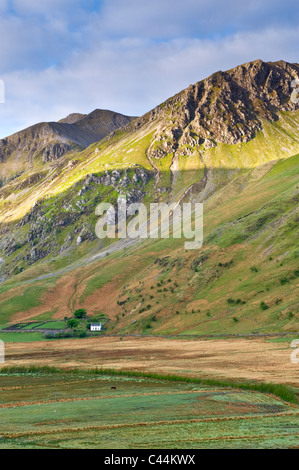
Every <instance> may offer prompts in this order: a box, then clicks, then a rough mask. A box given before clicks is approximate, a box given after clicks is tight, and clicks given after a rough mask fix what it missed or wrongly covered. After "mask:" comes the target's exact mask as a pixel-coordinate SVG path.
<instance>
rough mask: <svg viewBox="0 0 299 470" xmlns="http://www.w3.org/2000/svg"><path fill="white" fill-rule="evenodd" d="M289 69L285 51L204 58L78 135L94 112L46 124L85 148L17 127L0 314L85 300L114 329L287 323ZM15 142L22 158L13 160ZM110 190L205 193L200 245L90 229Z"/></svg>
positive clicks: (291, 138)
mask: <svg viewBox="0 0 299 470" xmlns="http://www.w3.org/2000/svg"><path fill="white" fill-rule="evenodd" d="M298 76H299V65H298V64H289V63H287V62H284V61H279V62H275V63H271V62H269V63H266V62H262V61H260V60H257V61H253V62H250V63H247V64H243V65H241V66H238V67H236V68H234V69H232V70H229V71H226V72H222V71H219V72H216V73H215V74H213V75H212V76H210V77H208V78H207V79H205V80H202V81H200V82H198V83H196V84H195V85H191V86H189V87H188V88H187V89H186V90H183V91H181V92H180V93H178V94H177V95H175V96H173V97H171V98H170V99H168V100H167V101H165V102H164V103H162V104H161V105H159V106H157V107H156V108H155V109H153V110H152V111H150V112H149V113H147V114H145V115H144V116H142V117H140V118H136V119H135V120H133V121H131V120H130V118H128V119H129V121H127V122H125V123H124V126H123V127H121V128H118V129H116V130H113V131H112V132H111V133H109V134H108V135H106V136H105V137H103V138H101V140H98V141H94V142H92V143H91V145H89V146H87V145H88V143H87V140H86V141H85V143H84V145H83V140H81V141H80V142H79V137H78V136H81V133H80V132H82V133H83V134H84V135H85V136H87V135H88V136H90V139H91V135H93V136H94V132H95V131H94V127H93V126H94V119H95V120H96V116H93V113H91V115H88V116H84V115H78V114H74V115H70V116H68V117H67V118H66V119H65V120H62V122H61V121H60V123H54V124H53V123H50V124H51V129H53V127H52V125H53V126H54V125H55V126H63V127H62V128H61V127H57V128H56V127H55V129H70V128H71V129H72V131H68V132H69V133H68V134H67V135H68V139H69V138H70V137H71V135H73V134H72V132H74V135H75V134H76V136H77V137H76V138H77V140H76V142H75V145H80V146H81V147H85V148H84V149H83V150H82V148H80V149H77V150H76V149H74V148H73V150H72V151H69V152H67V153H64V154H61V156H60V157H59V158H55V159H54V160H52V159H51V158H50V159H48V158H40V157H39V156H36V155H37V154H36V153H35V152H37V151H36V150H35V151H33V150H32V149H36V145H37V144H36V142H37V141H38V142H40V140H37V139H36V137H35V134H34V137H32V139H30V137H29V134H22V133H20V135H19V137H18V138H19V139H20V140H19V143H18V144H16V143H15V147H14V149H15V150H13V151H12V152H11V154H10V156H9V158H6V159H5V158H3V162H2V163H1V167H2V168H1V171H2V174H3V175H4V174H5V175H6V176H7V180H5V181H3V186H2V188H1V189H0V221H1V240H0V249H1V257H2V266H1V276H2V281H3V282H2V285H1V287H0V324H1V323H2V324H3V325H5V324H7V323H9V322H16V321H18V320H24V319H33V318H43V316H45V315H46V316H47V318H48V317H49V318H51V317H52V318H64V316H66V315H70V314H71V313H72V311H73V309H74V308H76V307H84V308H86V309H87V310H88V311H89V312H90V313H93V314H97V313H102V314H105V315H107V316H108V317H109V319H110V322H109V325H110V326H109V329H110V331H113V332H122V333H132V332H134V333H141V332H142V333H148V332H153V333H171V334H173V333H186V332H187V333H196V334H199V333H209V334H210V333H212V334H214V333H217V334H219V333H224V332H225V333H231V332H233V333H244V332H275V331H297V330H298V314H299V304H298V295H297V294H296V288H297V287H298V273H299V267H298V256H299V253H298V249H297V245H296V243H295V240H296V239H297V237H298V235H299V234H298V221H299V214H298V202H299V200H298V184H299V182H298V164H299V160H298V154H299V135H298V131H299V104H298V103H296V102H294V100H292V99H291V95H292V92H293V88H292V82H293V80H294V79H295V78H297V77H298ZM95 113H97V112H95ZM109 116H110V115H109ZM110 117H111V116H110ZM109 122H111V121H109ZM50 124H49V125H50ZM38 126H40V125H38ZM33 127H35V126H33ZM78 129H80V131H79V130H78ZM106 129H107V131H108V128H107V127H106ZM23 132H25V133H26V131H23ZM51 132H52V131H51ZM53 132H54V131H53ZM55 132H56V134H55V135H56V136H57V132H58V131H55ZM61 132H62V131H61ZM64 132H65V134H64V136H65V135H66V130H64ZM55 138H57V137H55ZM85 138H86V137H85ZM93 138H94V137H93ZM23 139H25V140H23ZM24 141H26V145H27V147H26V148H27V150H24V145H25V144H24V143H23V142H24ZM47 142H48V141H47ZM68 142H69V141H68ZM72 142H74V141H72ZM47 145H49V143H47ZM20 147H21V149H23V150H22V151H23V152H25V153H26V152H27V153H26V155H27V156H28V155H30V158H33V165H27V164H26V165H24V166H23V167H22V173H21V174H16V173H15V171H16V170H15V168H16V167H15V166H14V165H15V164H16V165H17V163H18V158H17V157H16V155H17V152H20ZM43 148H44V147H43ZM28 149H29V151H28ZM23 155H24V153H23ZM24 158H25V157H24ZM119 194H126V196H127V199H128V202H137V201H138V202H139V201H142V202H144V203H145V204H146V205H148V204H149V203H150V202H158V201H161V202H163V201H164V202H172V201H190V200H192V201H198V202H203V203H204V221H205V223H204V244H203V247H202V248H201V249H200V250H199V251H197V250H187V251H186V250H185V248H184V240H180V239H172V238H170V239H168V240H165V239H162V240H159V239H158V240H144V241H142V242H138V241H137V242H136V241H134V240H133V241H132V240H120V241H118V240H113V241H111V240H99V239H97V238H96V236H95V224H96V221H97V217H96V215H95V207H96V206H97V204H99V203H100V202H110V203H112V204H114V205H116V201H117V197H118V195H119Z"/></svg>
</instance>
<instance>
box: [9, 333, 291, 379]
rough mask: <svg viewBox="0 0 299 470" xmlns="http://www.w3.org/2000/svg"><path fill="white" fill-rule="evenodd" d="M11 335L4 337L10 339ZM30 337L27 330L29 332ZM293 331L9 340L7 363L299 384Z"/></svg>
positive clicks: (12, 364)
mask: <svg viewBox="0 0 299 470" xmlns="http://www.w3.org/2000/svg"><path fill="white" fill-rule="evenodd" d="M5 335H6V334H2V336H1V339H2V340H4V341H5ZM24 338H26V334H24ZM292 339H294V338H292V337H284V338H276V339H264V338H259V339H239V338H238V339H235V338H231V339H215V340H183V339H166V338H153V337H151V338H133V337H124V338H120V337H100V338H85V339H71V340H51V341H42V342H40V341H36V342H35V341H34V342H23V343H21V342H19V343H16V342H12V343H9V342H6V344H5V355H6V362H5V365H6V366H25V365H39V366H44V365H50V366H55V367H59V368H71V367H77V368H80V369H81V368H82V369H86V368H95V367H98V368H110V369H116V370H130V371H131V370H134V371H142V372H153V373H161V374H176V375H182V376H195V377H202V378H214V379H227V380H230V379H231V380H240V381H241V380H253V381H263V382H273V383H278V384H279V383H280V384H285V385H291V386H295V387H298V386H299V367H298V364H294V363H292V362H291V353H292V352H293V351H294V349H292V348H291V342H292Z"/></svg>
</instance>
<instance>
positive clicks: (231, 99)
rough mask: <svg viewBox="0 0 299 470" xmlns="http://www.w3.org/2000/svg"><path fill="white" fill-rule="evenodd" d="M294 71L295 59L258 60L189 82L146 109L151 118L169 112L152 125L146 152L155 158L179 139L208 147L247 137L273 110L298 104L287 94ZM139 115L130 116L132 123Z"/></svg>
mask: <svg viewBox="0 0 299 470" xmlns="http://www.w3.org/2000/svg"><path fill="white" fill-rule="evenodd" d="M298 77H299V65H298V64H288V63H286V62H283V61H281V62H276V63H271V62H269V63H265V62H262V61H261V60H257V61H255V62H250V63H248V64H244V65H241V66H239V67H236V68H234V69H232V70H229V71H227V72H221V71H220V72H216V73H214V74H213V75H211V76H210V77H209V78H207V79H205V80H203V81H201V82H198V83H196V84H195V85H190V86H189V87H188V88H187V89H186V90H184V91H183V92H181V93H179V94H178V95H176V96H174V97H173V98H171V99H170V100H168V101H167V102H166V103H165V104H164V105H163V106H160V107H157V108H155V109H154V110H153V111H151V112H150V113H148V115H146V119H147V120H150V121H151V120H154V119H157V118H159V117H160V116H161V115H163V114H166V113H169V118H170V123H171V126H169V125H167V126H165V128H162V129H159V130H158V131H157V133H156V135H155V137H154V140H155V142H156V143H157V145H155V146H154V147H152V148H151V149H150V157H151V158H156V159H160V158H161V157H163V156H165V155H166V154H168V153H170V152H173V151H175V150H176V149H177V147H178V145H189V146H191V147H194V146H195V145H199V144H204V147H205V148H206V149H208V148H211V147H214V146H216V145H217V143H225V144H237V143H240V142H248V141H250V140H251V139H253V138H254V137H255V135H256V133H257V132H258V131H260V130H261V129H262V128H263V120H268V121H272V122H273V121H276V120H277V119H278V116H277V112H278V111H294V110H296V109H298V108H299V104H298V103H297V104H296V103H294V102H292V100H291V95H292V91H293V89H292V87H291V84H292V81H293V80H294V79H295V78H298ZM144 119H145V117H144V118H142V119H138V120H136V121H135V123H134V125H135V129H137V128H138V126H140V125H142V124H143V122H144Z"/></svg>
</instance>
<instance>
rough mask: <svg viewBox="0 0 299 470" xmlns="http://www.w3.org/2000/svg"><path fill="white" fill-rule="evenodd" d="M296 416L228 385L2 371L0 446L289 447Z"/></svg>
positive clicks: (297, 429)
mask: <svg viewBox="0 0 299 470" xmlns="http://www.w3.org/2000/svg"><path fill="white" fill-rule="evenodd" d="M112 387H115V389H114V388H113V389H112ZM298 414H299V410H298V407H297V406H295V405H291V404H287V403H285V402H283V401H281V400H280V399H279V398H277V397H274V396H270V395H267V394H263V393H259V392H253V391H246V390H238V389H234V388H225V387H213V388H212V387H208V386H204V385H199V384H196V383H184V382H171V381H167V380H159V379H146V378H132V377H131V378H128V377H117V376H108V375H107V376H104V375H99V376H97V375H91V374H87V373H86V374H85V373H84V372H80V373H77V374H73V373H59V374H58V373H57V374H55V373H52V374H48V373H42V372H40V373H31V374H30V373H26V374H20V373H19V374H18V373H2V374H0V422H1V430H0V431H1V437H0V448H49V447H50V448H106V449H133V448H134V449H138V448H186V449H195V448H290V447H295V446H298V442H299V425H298V424H299V423H298Z"/></svg>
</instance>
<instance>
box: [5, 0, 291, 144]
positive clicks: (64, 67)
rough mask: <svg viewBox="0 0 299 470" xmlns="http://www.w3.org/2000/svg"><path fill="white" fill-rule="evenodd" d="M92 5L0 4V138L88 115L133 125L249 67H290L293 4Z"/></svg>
mask: <svg viewBox="0 0 299 470" xmlns="http://www.w3.org/2000/svg"><path fill="white" fill-rule="evenodd" d="M96 3H99V2H97V0H85V1H84V0H43V1H42V2H36V0H13V1H11V2H7V1H5V0H0V12H1V11H6V14H4V15H1V16H0V79H1V78H2V79H4V80H5V83H6V103H5V105H2V104H1V105H0V137H4V136H5V135H8V134H10V133H12V132H13V131H17V130H19V129H21V128H24V127H25V126H28V125H31V124H34V123H36V122H38V121H43V120H58V119H60V118H62V117H64V116H65V115H67V114H69V113H71V112H89V111H92V110H93V109H95V108H96V107H100V108H106V109H113V110H116V111H119V112H123V113H124V114H131V115H140V114H143V113H144V112H146V111H148V110H150V109H151V108H153V107H154V106H155V105H157V104H159V103H161V102H162V101H164V100H165V99H167V98H168V97H170V96H171V95H173V94H175V93H177V92H179V91H180V90H182V89H183V88H185V87H187V86H188V85H189V84H190V83H195V82H196V81H198V80H200V79H202V78H205V77H206V76H208V75H210V74H211V73H213V72H215V71H217V70H219V69H222V70H226V69H229V68H231V67H233V66H236V65H238V64H240V63H243V62H247V61H249V60H255V59H257V58H261V59H263V60H280V59H285V60H287V61H289V62H296V61H297V62H298V42H299V28H298V26H297V25H296V24H297V23H296V21H297V20H298V14H299V7H298V5H297V0H296V2H295V1H293V0H286V1H285V2H284V3H282V2H281V1H280V0H271V2H270V1H269V0H265V1H263V2H260V1H257V0H248V1H247V2H246V3H244V4H242V6H240V3H239V2H238V3H237V2H236V1H235V0H227V1H226V2H225V7H224V6H223V0H211V1H210V2H206V0H184V2H181V1H177V0H152V1H151V2H145V1H141V0H126V1H125V2H124V1H123V0H109V1H108V0H102V2H101V5H102V6H101V8H99V9H98V11H97V10H96V9H95V5H96ZM9 4H10V5H12V6H13V9H10V10H7V8H8V6H9ZM236 5H237V7H236ZM286 24H287V25H286Z"/></svg>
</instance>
